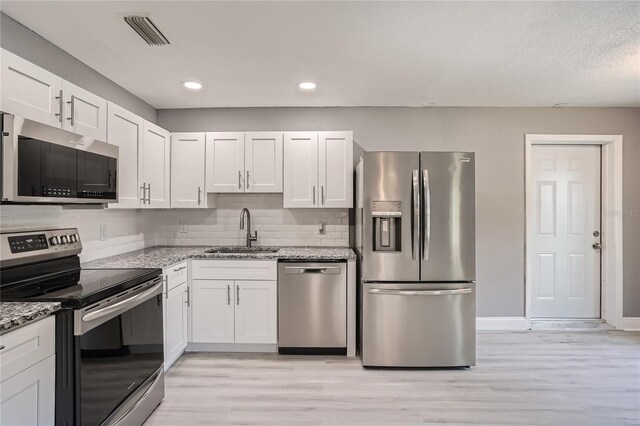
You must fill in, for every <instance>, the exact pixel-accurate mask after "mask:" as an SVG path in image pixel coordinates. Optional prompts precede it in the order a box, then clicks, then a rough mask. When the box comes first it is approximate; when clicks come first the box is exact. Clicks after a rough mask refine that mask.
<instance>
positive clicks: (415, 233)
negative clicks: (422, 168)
mask: <svg viewBox="0 0 640 426" xmlns="http://www.w3.org/2000/svg"><path fill="white" fill-rule="evenodd" d="M412 183H413V185H412V186H411V195H412V198H413V229H412V231H411V258H412V259H413V260H416V256H417V254H418V250H420V248H419V244H418V241H419V235H420V189H419V187H418V185H419V184H418V171H417V170H414V171H413V176H412Z"/></svg>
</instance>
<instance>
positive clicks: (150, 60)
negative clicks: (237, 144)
mask: <svg viewBox="0 0 640 426" xmlns="http://www.w3.org/2000/svg"><path fill="white" fill-rule="evenodd" d="M1 9H2V11H3V12H4V13H6V14H7V15H9V16H11V17H12V18H14V19H15V20H17V21H19V22H21V23H22V24H24V25H25V26H27V27H29V28H31V29H32V30H34V31H35V32H37V33H39V34H40V35H42V36H43V37H45V38H46V39H48V40H50V41H51V42H53V43H54V44H56V45H58V46H59V47H61V48H62V49H64V50H65V51H67V52H69V53H70V54H71V55H73V56H75V57H76V58H78V59H80V60H81V61H83V62H85V63H86V64H88V65H89V66H91V67H93V68H94V69H96V70H97V71H99V72H100V73H102V74H104V75H105V76H107V77H108V78H110V79H112V80H113V81H115V82H116V83H118V84H119V85H121V86H122V87H124V88H126V89H127V90H129V91H131V92H132V93H134V94H136V95H137V96H139V97H140V98H142V99H144V100H146V101H147V102H149V103H150V104H151V105H153V106H154V107H156V108H187V107H240V106H353V105H357V106H361V105H367V106H379V105H406V106H431V105H437V106H547V107H548V106H552V105H555V104H562V105H563V106H640V2H637V1H629V2H392V1H390V2H212V1H199V2H186V1H129V2H119V1H111V2H109V1H106V2H105V1H80V2H78V1H6V0H3V1H2V4H1ZM127 14H144V15H148V16H149V17H151V18H152V19H153V21H154V22H155V23H156V25H158V27H159V28H160V29H161V30H162V31H163V32H164V33H165V34H166V35H167V36H168V37H169V38H170V40H171V42H172V45H171V46H169V47H149V46H148V45H147V44H145V43H144V42H143V41H142V40H141V39H140V38H139V37H138V36H137V35H136V34H135V33H134V32H133V30H131V29H130V28H129V27H128V26H127V24H126V23H125V22H124V21H123V19H122V17H123V16H124V15H127ZM188 79H195V80H198V81H201V82H202V83H204V85H205V87H204V89H203V90H202V91H200V92H192V91H187V90H186V89H184V88H183V87H182V86H181V82H182V81H184V80H188ZM307 80H311V81H315V82H317V84H318V89H317V90H316V91H314V92H313V93H303V92H302V91H301V90H299V89H298V88H297V84H298V83H299V82H301V81H307Z"/></svg>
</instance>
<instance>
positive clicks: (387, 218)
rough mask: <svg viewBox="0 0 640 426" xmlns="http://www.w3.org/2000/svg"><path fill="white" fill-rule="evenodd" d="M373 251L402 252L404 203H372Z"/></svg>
mask: <svg viewBox="0 0 640 426" xmlns="http://www.w3.org/2000/svg"><path fill="white" fill-rule="evenodd" d="M371 215H372V216H373V233H372V235H373V251H401V250H402V201H372V202H371Z"/></svg>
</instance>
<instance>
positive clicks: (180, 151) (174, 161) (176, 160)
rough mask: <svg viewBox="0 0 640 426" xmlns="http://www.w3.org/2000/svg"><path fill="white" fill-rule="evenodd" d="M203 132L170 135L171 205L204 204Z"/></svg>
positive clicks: (190, 205)
mask: <svg viewBox="0 0 640 426" xmlns="http://www.w3.org/2000/svg"><path fill="white" fill-rule="evenodd" d="M204 152H205V149H204V133H173V134H172V135H171V207H172V208H175V207H182V208H201V207H204V206H205V204H206V203H205V202H204V200H205V199H206V192H205V189H204V163H205V159H204Z"/></svg>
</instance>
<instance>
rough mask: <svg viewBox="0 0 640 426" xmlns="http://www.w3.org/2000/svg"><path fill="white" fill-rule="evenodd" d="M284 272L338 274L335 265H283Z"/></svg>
mask: <svg viewBox="0 0 640 426" xmlns="http://www.w3.org/2000/svg"><path fill="white" fill-rule="evenodd" d="M284 273H285V274H340V267H337V266H285V268H284Z"/></svg>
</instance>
